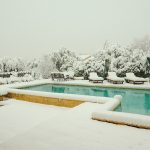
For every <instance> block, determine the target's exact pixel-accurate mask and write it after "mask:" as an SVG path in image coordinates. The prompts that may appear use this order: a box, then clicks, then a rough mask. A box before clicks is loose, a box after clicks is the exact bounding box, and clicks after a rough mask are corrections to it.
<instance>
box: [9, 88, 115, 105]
mask: <svg viewBox="0 0 150 150" xmlns="http://www.w3.org/2000/svg"><path fill="white" fill-rule="evenodd" d="M8 92H10V93H17V94H27V95H35V96H44V97H53V98H60V99H68V100H80V101H86V102H93V103H105V102H107V101H110V100H113V98H109V97H97V96H86V95H75V94H66V93H52V92H43V91H42V92H41V91H30V90H22V89H8Z"/></svg>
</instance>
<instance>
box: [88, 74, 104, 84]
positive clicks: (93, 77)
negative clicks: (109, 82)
mask: <svg viewBox="0 0 150 150" xmlns="http://www.w3.org/2000/svg"><path fill="white" fill-rule="evenodd" d="M89 81H90V82H93V83H103V81H104V79H103V78H102V77H99V76H98V75H97V73H96V72H91V73H90V75H89Z"/></svg>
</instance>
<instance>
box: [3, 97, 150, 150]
mask: <svg viewBox="0 0 150 150" xmlns="http://www.w3.org/2000/svg"><path fill="white" fill-rule="evenodd" d="M5 103H6V104H5V106H2V107H0V120H1V121H0V150H10V149H11V150H22V149H23V150H34V149H35V150H42V149H43V150H50V149H52V150H70V149H71V150H91V149H93V150H98V149H102V150H110V149H111V150H116V149H121V150H149V147H150V142H149V139H150V130H145V129H138V128H133V127H128V126H121V125H115V124H110V123H105V122H99V121H95V120H92V119H91V113H92V112H93V111H95V110H100V109H101V108H102V107H103V105H105V104H96V103H88V102H86V103H83V104H81V105H79V106H77V107H75V108H72V109H69V108H62V107H56V106H47V105H42V104H35V103H30V102H23V101H17V100H8V101H6V102H5Z"/></svg>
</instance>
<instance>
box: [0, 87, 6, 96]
mask: <svg viewBox="0 0 150 150" xmlns="http://www.w3.org/2000/svg"><path fill="white" fill-rule="evenodd" d="M7 93H8V89H7V88H0V96H3V95H6V94H7Z"/></svg>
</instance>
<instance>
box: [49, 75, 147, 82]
mask: <svg viewBox="0 0 150 150" xmlns="http://www.w3.org/2000/svg"><path fill="white" fill-rule="evenodd" d="M51 77H52V80H57V81H66V80H69V79H74V74H73V73H72V72H71V73H70V72H53V73H51ZM88 79H89V82H92V83H103V81H104V78H103V77H99V76H98V75H97V73H96V72H91V73H90V74H89V78H88ZM107 81H108V82H110V83H113V84H123V83H124V81H126V82H127V83H133V84H143V83H144V82H146V79H144V78H140V77H136V76H135V75H134V73H126V77H125V78H120V77H118V76H117V75H116V73H115V72H108V77H107Z"/></svg>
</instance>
